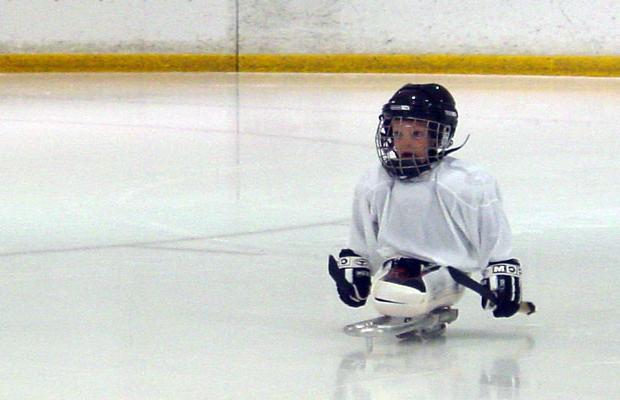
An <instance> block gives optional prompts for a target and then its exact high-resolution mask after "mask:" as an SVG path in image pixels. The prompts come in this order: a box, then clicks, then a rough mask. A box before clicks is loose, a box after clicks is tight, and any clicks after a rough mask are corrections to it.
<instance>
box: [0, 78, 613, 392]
mask: <svg viewBox="0 0 620 400" xmlns="http://www.w3.org/2000/svg"><path fill="white" fill-rule="evenodd" d="M407 82H439V83H442V84H444V85H445V86H447V87H448V88H449V89H450V90H451V91H452V92H453V94H454V96H455V97H456V99H457V104H458V108H459V111H460V115H461V118H460V123H459V127H458V129H457V135H456V139H457V142H458V141H460V140H463V139H464V138H465V137H466V135H468V134H469V135H471V140H470V141H469V143H468V144H467V146H466V147H465V148H464V149H462V150H461V151H459V152H458V153H456V155H458V156H459V157H461V158H466V159H469V160H472V161H474V162H477V163H479V164H482V165H484V166H486V167H487V169H488V170H489V171H491V172H492V173H493V175H495V176H496V178H497V179H498V181H499V182H500V185H501V189H502V192H503V195H504V201H505V208H506V211H507V213H508V216H509V219H510V221H511V224H512V228H513V231H514V247H515V249H514V255H515V256H516V257H519V258H520V259H521V261H522V264H523V265H524V267H525V274H526V275H525V277H524V290H525V297H526V298H527V299H529V300H532V301H534V302H535V303H536V304H537V305H538V308H539V311H538V313H537V314H534V315H532V316H523V315H519V316H516V317H514V318H511V319H501V320H496V319H494V318H493V317H492V316H491V315H490V314H489V313H488V312H484V311H482V310H481V309H480V308H479V304H478V302H479V299H478V298H477V296H476V295H475V294H474V293H469V294H468V295H467V296H466V297H465V298H464V300H463V301H462V302H461V303H459V309H460V313H461V315H460V318H459V319H458V320H457V321H456V322H454V323H453V324H452V325H450V327H449V329H448V331H447V333H446V336H445V339H444V340H438V341H433V342H428V343H417V342H398V341H396V340H394V339H391V338H390V339H378V340H375V341H374V343H373V346H372V348H370V346H368V344H367V343H366V342H365V341H364V340H363V339H359V338H352V337H348V336H346V335H344V334H343V332H342V327H343V326H344V325H345V324H347V323H351V322H355V321H358V320H361V319H365V318H370V317H373V316H375V313H374V311H373V310H372V309H369V308H364V309H355V310H354V309H349V308H347V307H346V306H345V305H343V304H341V303H340V302H339V300H338V297H337V295H336V291H335V287H334V285H333V283H332V282H331V280H330V278H329V276H328V274H327V266H326V260H327V255H328V254H329V253H334V252H337V251H338V250H339V249H340V247H341V246H344V245H345V244H346V238H347V232H348V227H347V224H348V218H349V215H350V202H351V197H352V190H353V187H354V185H355V183H356V181H357V179H358V178H359V176H360V175H361V174H362V173H363V171H364V170H365V169H366V168H368V167H369V166H370V165H372V164H373V163H375V162H377V161H376V155H375V150H374V144H373V137H374V130H375V126H376V123H377V115H378V112H379V109H380V106H381V105H382V104H383V103H384V102H385V101H386V100H387V98H389V96H390V95H391V94H392V93H393V92H394V91H395V90H396V89H397V88H398V87H400V86H401V85H403V84H404V83H407ZM0 100H1V101H0V149H1V151H0V171H1V172H0V398H3V399H4V398H6V399H12V400H16V399H250V398H255V399H405V398H407V399H537V400H546V399H563V400H564V399H606V400H608V399H615V398H620V380H619V379H618V377H619V376H620V335H619V334H618V332H619V331H620V257H619V256H618V247H619V245H620V186H619V184H618V177H619V175H620V162H619V156H618V152H619V151H620V139H619V137H620V124H619V123H618V120H619V117H620V80H619V79H603V78H558V77H549V78H545V77H483V76H443V75H435V76H421V75H320V74H316V75H303V74H302V75H295V74H290V75H285V74H278V75H275V74H274V75H269V74H241V75H236V74H162V75H154V74H145V75H142V74H116V75H107V74H71V75H63V74H43V75H29V74H18V75H0Z"/></svg>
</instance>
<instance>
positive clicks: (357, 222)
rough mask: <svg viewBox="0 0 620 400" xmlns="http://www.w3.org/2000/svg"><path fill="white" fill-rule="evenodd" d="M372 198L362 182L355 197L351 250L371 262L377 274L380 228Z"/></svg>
mask: <svg viewBox="0 0 620 400" xmlns="http://www.w3.org/2000/svg"><path fill="white" fill-rule="evenodd" d="M371 196H372V194H371V192H370V191H368V190H367V188H365V186H364V185H363V184H362V183H361V182H360V184H358V186H357V187H356V189H355V195H354V197H353V212H352V216H351V225H350V232H349V248H350V249H351V250H353V251H354V252H356V253H357V254H359V255H360V256H362V257H364V258H366V259H367V260H369V262H370V265H371V270H372V272H373V273H375V272H376V271H377V270H378V269H379V265H377V261H376V260H375V259H376V257H375V254H376V249H377V234H378V230H379V228H378V221H377V213H376V212H375V210H374V205H373V204H372V197H371Z"/></svg>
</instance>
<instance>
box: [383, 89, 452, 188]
mask: <svg viewBox="0 0 620 400" xmlns="http://www.w3.org/2000/svg"><path fill="white" fill-rule="evenodd" d="M404 119H406V120H414V121H419V122H421V123H424V124H426V127H427V129H428V135H429V138H430V139H431V140H430V142H429V143H430V146H429V149H428V157H427V158H426V159H425V160H420V159H416V158H414V157H408V158H405V157H401V155H399V154H398V153H397V152H396V151H395V149H394V136H393V134H392V129H391V126H392V122H393V121H395V120H404ZM457 123H458V112H457V110H456V105H455V102H454V98H453V97H452V95H451V94H450V92H449V91H448V90H447V89H446V88H444V87H443V86H441V85H439V84H437V83H426V84H412V83H408V84H406V85H405V86H403V87H401V88H400V89H398V90H397V91H396V93H394V95H393V96H392V97H391V98H390V100H389V101H388V102H387V103H386V104H385V105H384V106H383V108H382V110H381V115H379V126H378V127H377V133H376V136H375V143H376V146H377V153H378V155H379V159H380V161H381V164H382V165H383V167H384V168H385V169H386V170H387V171H388V172H389V173H390V174H391V175H394V176H396V177H398V178H400V179H409V178H412V177H415V176H418V175H419V174H421V173H422V172H424V171H426V170H428V169H430V168H431V165H432V164H433V163H436V162H438V161H440V160H441V159H442V158H443V157H444V156H446V155H447V154H448V153H449V152H451V151H447V149H448V148H449V147H450V146H451V145H452V138H453V136H454V132H455V130H456V125H457ZM455 150H458V149H453V150H452V151H455Z"/></svg>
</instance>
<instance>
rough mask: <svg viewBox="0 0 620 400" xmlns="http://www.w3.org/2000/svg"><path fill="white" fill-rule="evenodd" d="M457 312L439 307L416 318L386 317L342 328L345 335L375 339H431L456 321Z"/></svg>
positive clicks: (453, 309)
mask: <svg viewBox="0 0 620 400" xmlns="http://www.w3.org/2000/svg"><path fill="white" fill-rule="evenodd" d="M457 317H458V310H457V309H455V308H450V307H441V308H438V309H435V310H433V311H431V312H430V313H428V314H423V315H420V316H417V317H390V316H387V315H384V316H381V317H378V318H373V319H369V320H365V321H360V322H357V323H354V324H350V325H347V326H345V327H344V332H345V333H346V334H347V335H351V336H358V337H365V338H375V337H381V336H396V337H397V338H399V339H406V338H411V337H419V338H421V339H432V338H435V337H438V336H441V335H442V334H443V333H444V331H445V329H446V325H447V324H449V323H451V322H453V321H454V320H456V319H457Z"/></svg>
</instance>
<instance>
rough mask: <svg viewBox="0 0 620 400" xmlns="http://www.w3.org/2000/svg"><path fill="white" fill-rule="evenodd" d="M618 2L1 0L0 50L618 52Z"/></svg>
mask: <svg viewBox="0 0 620 400" xmlns="http://www.w3.org/2000/svg"><path fill="white" fill-rule="evenodd" d="M619 15H620V3H618V2H617V1H615V0H595V1H589V2H584V1H581V0H563V1H538V0H519V1H517V0H506V1H494V0H462V1H458V2H457V1H454V0H437V1H431V0H422V1H415V2H407V1H398V2H395V1H390V0H369V1H364V2H350V1H344V0H315V1H311V2H308V1H302V0H293V1H290V0H287V1H284V0H238V1H230V0H191V1H189V0H184V1H182V0H178V1H165V0H149V1H143V0H124V1H112V0H105V1H94V0H90V1H79V2H76V1H67V0H60V1H51V0H32V1H29V2H28V4H27V6H26V5H25V4H24V3H23V2H20V1H14V0H0V53H22V52H27V53H30V52H33V53H45V52H47V53H49V52H60V53H76V52H77V53H79V52H108V53H124V52H129V53H152V52H154V53H157V52H162V53H185V52H189V53H220V54H236V52H237V51H239V53H241V54H255V53H259V54H280V53H302V54H334V53H335V54H339V53H345V54H350V53H355V54H358V53H359V54H375V53H379V54H393V53H402V54H443V53H450V54H526V55H571V54H572V55H614V54H618V53H620V24H619V23H618V21H617V17H618V16H619Z"/></svg>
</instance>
